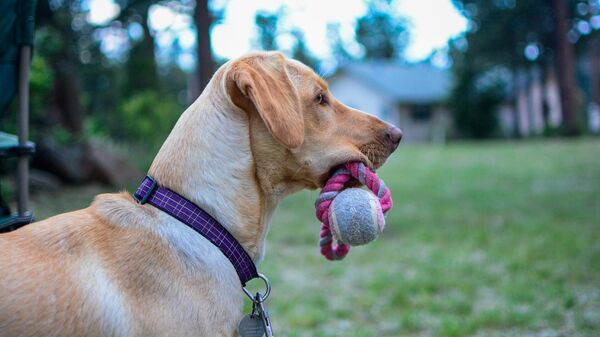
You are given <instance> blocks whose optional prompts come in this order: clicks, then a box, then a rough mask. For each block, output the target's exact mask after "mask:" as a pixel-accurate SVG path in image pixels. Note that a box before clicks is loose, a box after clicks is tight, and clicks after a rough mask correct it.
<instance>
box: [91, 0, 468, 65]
mask: <svg viewBox="0 0 600 337" xmlns="http://www.w3.org/2000/svg"><path fill="white" fill-rule="evenodd" d="M395 3H396V6H397V8H396V10H397V12H398V13H399V14H400V15H402V16H404V17H405V18H406V19H407V20H408V22H409V31H410V41H409V44H408V46H407V49H406V55H405V56H406V59H407V60H409V61H419V60H422V59H424V58H426V57H427V56H429V55H430V54H431V52H432V51H434V50H437V49H441V48H444V47H445V46H446V43H447V41H448V39H449V38H451V37H453V36H456V35H459V34H461V33H462V32H464V31H465V30H466V28H467V20H466V19H465V18H464V17H463V16H462V15H461V14H460V13H459V12H458V11H457V10H456V8H455V7H454V6H453V5H452V3H451V1H450V0H396V2H395ZM284 4H285V5H286V7H287V9H286V12H285V13H286V15H285V17H284V19H283V20H282V22H281V23H280V24H281V27H280V28H281V30H283V31H289V30H291V29H292V28H299V29H301V30H302V31H303V32H304V35H305V38H306V43H307V45H308V47H309V49H310V51H311V52H313V53H314V54H315V55H316V56H318V57H320V58H322V59H327V58H328V57H329V56H331V51H330V49H329V43H328V41H327V25H328V23H337V24H339V27H340V33H341V35H342V38H343V39H344V40H345V41H347V42H348V47H349V49H350V50H352V49H353V48H356V46H355V45H353V40H352V36H353V34H354V22H355V21H356V19H357V18H359V17H360V16H362V15H363V14H364V12H365V10H366V6H365V2H364V0H288V1H283V0H261V1H251V0H216V2H215V6H217V7H219V6H220V7H223V9H224V17H223V20H222V21H221V22H219V23H218V24H216V25H214V26H213V28H212V33H211V38H212V44H213V52H214V53H215V54H216V55H217V56H218V57H221V58H227V59H230V58H235V57H238V56H240V55H243V54H244V53H247V52H249V51H251V50H253V49H256V47H257V44H256V38H257V30H256V27H255V24H254V16H255V14H256V13H257V12H258V11H267V12H275V11H277V10H278V9H279V8H281V7H282V5H284ZM88 6H89V14H88V20H89V21H90V22H92V23H98V24H101V23H105V22H107V21H109V20H110V19H112V18H114V17H115V16H116V15H117V14H118V11H119V7H118V6H117V5H116V4H115V3H114V2H113V0H88ZM150 25H151V27H152V28H153V29H154V30H155V31H156V40H157V43H158V44H159V45H169V44H170V43H171V42H172V41H173V40H174V39H178V40H179V44H180V45H181V46H182V47H183V49H184V52H183V53H182V54H181V55H180V56H179V59H178V60H177V61H178V63H179V64H180V65H181V66H182V67H183V68H187V67H190V66H193V65H191V64H190V63H193V60H194V57H193V54H192V53H193V47H194V45H195V39H196V37H195V34H194V33H193V31H192V30H191V27H192V22H191V19H190V18H189V17H186V16H185V15H182V14H177V13H174V12H173V11H171V10H170V9H169V8H167V7H164V6H157V5H155V6H152V7H151V10H150ZM129 33H130V35H132V34H133V35H135V34H136V33H135V29H134V31H133V32H131V31H130V32H129ZM138 33H139V29H138ZM277 42H278V44H279V46H280V47H281V48H283V49H285V48H289V47H291V44H292V43H293V39H292V38H291V35H289V34H282V36H281V37H280V38H279V39H278V41H277ZM109 44H110V45H115V43H112V44H111V43H110V41H109ZM186 50H187V51H186Z"/></svg>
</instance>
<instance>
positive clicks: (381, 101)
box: [329, 74, 402, 127]
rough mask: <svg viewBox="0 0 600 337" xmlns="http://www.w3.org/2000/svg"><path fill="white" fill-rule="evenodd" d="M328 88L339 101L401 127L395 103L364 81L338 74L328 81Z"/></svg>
mask: <svg viewBox="0 0 600 337" xmlns="http://www.w3.org/2000/svg"><path fill="white" fill-rule="evenodd" d="M329 89H330V90H331V92H332V93H333V95H334V96H335V97H336V98H337V99H338V100H339V101H340V102H342V103H344V104H346V105H348V106H350V107H352V108H355V109H358V110H361V111H364V112H366V113H369V114H372V115H375V116H377V117H379V118H381V119H383V120H385V121H386V122H388V123H391V124H393V125H396V126H399V127H402V126H401V125H400V116H399V111H398V108H397V107H396V104H394V103H393V102H392V101H390V100H389V99H387V98H386V97H385V96H384V95H382V94H381V93H379V92H378V91H376V90H374V89H373V88H371V87H369V86H368V85H367V84H366V83H361V82H360V81H357V80H355V79H354V78H351V77H349V76H346V75H345V74H340V75H338V76H336V77H334V78H332V79H331V80H330V81H329Z"/></svg>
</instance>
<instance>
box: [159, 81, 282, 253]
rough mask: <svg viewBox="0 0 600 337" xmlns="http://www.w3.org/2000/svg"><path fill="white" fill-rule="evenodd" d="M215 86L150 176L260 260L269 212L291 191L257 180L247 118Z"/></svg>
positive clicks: (186, 117) (185, 119)
mask: <svg viewBox="0 0 600 337" xmlns="http://www.w3.org/2000/svg"><path fill="white" fill-rule="evenodd" d="M218 85H219V83H218V82H217V81H215V80H213V81H212V82H211V83H210V84H209V86H208V87H207V88H206V89H205V90H204V92H203V94H202V95H201V96H200V97H199V98H198V99H197V100H196V101H195V102H194V103H193V104H192V105H191V106H190V107H189V108H188V109H187V110H186V111H185V112H184V113H183V115H182V116H181V118H180V119H179V121H178V122H177V124H176V125H175V127H174V128H173V131H172V132H171V134H170V135H169V137H168V138H167V140H166V141H165V143H164V144H163V146H162V147H161V149H160V151H159V152H158V154H157V156H156V158H155V159H154V162H153V163H152V165H151V167H150V170H149V175H151V176H152V177H154V178H155V179H156V180H157V182H158V183H159V184H161V185H162V186H165V187H167V188H170V189H171V190H173V191H175V192H177V193H178V194H180V195H182V196H184V197H185V198H187V199H188V200H190V201H192V202H193V203H195V204H196V205H198V206H199V207H201V208H202V209H204V210H205V211H206V212H208V213H209V214H211V215H212V216H213V217H214V218H215V219H216V220H217V221H219V222H220V223H221V224H222V225H223V226H224V227H225V228H226V229H227V230H228V231H229V232H230V233H231V234H232V235H233V236H234V237H235V238H236V239H237V240H238V241H239V242H240V244H242V246H243V247H244V248H245V249H246V251H247V252H248V254H250V256H251V257H252V259H253V260H254V261H255V262H259V261H260V260H262V258H263V255H264V250H265V244H264V242H265V237H266V234H267V231H268V225H269V221H270V218H271V216H272V214H273V211H274V210H275V208H276V207H277V205H278V203H279V201H280V200H281V199H282V198H283V196H285V195H287V194H288V193H290V192H291V191H288V188H285V187H284V186H269V188H268V189H265V188H264V186H262V185H263V183H264V182H259V179H260V178H259V174H257V172H256V167H257V165H256V162H255V160H254V156H253V153H252V148H251V141H250V130H249V120H248V115H247V114H246V113H244V112H243V111H242V110H240V109H238V108H236V107H235V106H232V104H231V102H230V100H229V99H228V98H227V96H225V95H224V93H223V90H221V89H222V88H219V87H218Z"/></svg>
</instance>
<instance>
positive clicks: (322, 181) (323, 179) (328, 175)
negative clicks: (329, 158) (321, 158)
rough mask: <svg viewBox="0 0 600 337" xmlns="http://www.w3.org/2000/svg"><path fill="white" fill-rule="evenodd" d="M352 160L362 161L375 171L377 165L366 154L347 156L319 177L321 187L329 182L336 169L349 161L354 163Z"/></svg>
mask: <svg viewBox="0 0 600 337" xmlns="http://www.w3.org/2000/svg"><path fill="white" fill-rule="evenodd" d="M352 162H361V163H363V164H365V166H367V167H368V168H370V169H371V170H373V171H375V167H374V165H373V163H372V162H371V161H370V160H369V159H368V158H367V157H366V156H363V157H352V158H346V159H344V160H340V161H338V162H336V164H334V165H331V166H330V167H329V170H327V172H326V173H325V174H323V175H322V176H321V179H319V185H320V187H321V188H323V186H325V184H326V183H327V180H329V178H331V176H332V175H333V173H334V172H335V170H337V169H338V168H339V167H340V166H342V165H344V164H347V163H352Z"/></svg>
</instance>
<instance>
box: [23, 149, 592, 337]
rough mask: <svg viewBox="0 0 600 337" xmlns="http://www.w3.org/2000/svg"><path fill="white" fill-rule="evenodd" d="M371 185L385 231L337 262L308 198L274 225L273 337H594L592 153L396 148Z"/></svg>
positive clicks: (288, 203) (42, 203)
mask: <svg viewBox="0 0 600 337" xmlns="http://www.w3.org/2000/svg"><path fill="white" fill-rule="evenodd" d="M380 176H381V177H382V178H383V179H384V180H385V181H386V183H387V184H388V185H389V186H390V188H391V190H392V195H393V197H394V202H395V207H394V208H393V209H392V210H391V211H390V213H389V214H388V216H387V227H386V230H385V232H384V233H383V235H382V236H381V237H380V238H379V239H378V240H377V241H376V242H374V243H372V244H370V245H368V246H364V247H358V248H354V249H353V250H352V251H351V252H350V253H349V255H348V257H347V258H346V259H345V260H344V261H341V262H329V261H326V260H325V259H323V258H322V257H321V256H320V255H319V250H318V248H317V237H318V229H319V224H318V223H317V221H316V219H315V217H314V214H313V213H314V208H313V203H314V200H315V198H316V197H317V192H316V191H312V192H303V193H300V194H297V195H295V196H293V197H290V198H288V199H287V200H285V201H284V203H283V204H282V205H281V207H280V208H279V210H278V211H277V212H276V215H275V217H274V220H273V224H272V227H271V231H270V233H269V236H268V246H267V255H266V258H265V261H264V262H263V264H262V265H261V266H260V270H261V272H263V273H265V274H266V275H267V276H268V277H269V278H270V279H271V281H272V283H273V287H274V289H273V293H272V295H271V298H270V299H269V300H268V302H267V305H268V307H269V309H270V312H271V316H272V324H273V326H274V331H275V333H276V335H278V336H449V337H451V336H600V140H598V139H584V140H577V141H543V142H542V141H539V142H493V143H466V144H452V145H448V146H444V147H436V146H424V145H422V146H416V145H409V146H400V148H399V150H398V152H397V153H396V154H395V155H394V157H393V158H392V159H391V160H390V161H389V162H388V163H387V164H386V166H385V167H384V168H382V169H381V170H380ZM98 190H99V188H97V187H92V188H87V189H84V190H78V189H75V190H70V191H67V192H65V193H61V195H52V196H51V197H49V196H48V195H45V196H44V195H38V196H36V197H35V198H34V201H35V203H34V206H35V210H36V212H37V213H38V215H40V216H47V215H50V214H51V213H53V212H58V211H57V209H60V208H61V207H62V208H63V209H62V210H66V209H73V208H77V207H80V206H83V205H85V204H86V203H88V202H89V200H90V199H91V194H93V193H97V192H98ZM82 196H85V197H82ZM57 205H58V206H57Z"/></svg>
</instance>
